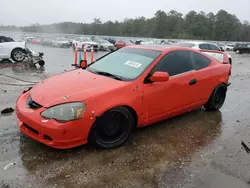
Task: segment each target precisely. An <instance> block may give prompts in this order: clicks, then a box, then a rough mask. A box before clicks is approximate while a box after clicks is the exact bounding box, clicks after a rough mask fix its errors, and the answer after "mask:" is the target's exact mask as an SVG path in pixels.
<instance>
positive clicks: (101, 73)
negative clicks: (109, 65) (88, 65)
mask: <svg viewBox="0 0 250 188" xmlns="http://www.w3.org/2000/svg"><path fill="white" fill-rule="evenodd" d="M91 72H93V73H95V74H98V75H103V76H108V77H111V78H114V79H116V80H123V79H122V78H121V77H120V76H116V75H114V74H111V73H109V72H104V71H93V70H91Z"/></svg>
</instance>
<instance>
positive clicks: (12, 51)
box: [0, 36, 27, 62]
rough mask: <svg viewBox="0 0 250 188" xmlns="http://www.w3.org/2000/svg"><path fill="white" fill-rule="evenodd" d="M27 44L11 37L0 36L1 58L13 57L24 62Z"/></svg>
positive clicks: (16, 60) (14, 59)
mask: <svg viewBox="0 0 250 188" xmlns="http://www.w3.org/2000/svg"><path fill="white" fill-rule="evenodd" d="M26 53H27V51H26V44H25V42H24V41H23V42H17V41H15V40H13V39H12V38H10V37H5V36H0V59H12V60H13V61H15V62H22V61H23V60H24V59H25V54H26Z"/></svg>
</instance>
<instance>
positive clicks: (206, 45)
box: [199, 43, 210, 50]
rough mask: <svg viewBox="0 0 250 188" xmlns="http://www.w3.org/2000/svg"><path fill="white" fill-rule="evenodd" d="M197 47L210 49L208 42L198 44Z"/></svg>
mask: <svg viewBox="0 0 250 188" xmlns="http://www.w3.org/2000/svg"><path fill="white" fill-rule="evenodd" d="M199 48H200V49H202V50H210V47H209V45H208V44H205V43H204V44H200V45H199Z"/></svg>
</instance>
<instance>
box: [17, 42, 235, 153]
mask: <svg viewBox="0 0 250 188" xmlns="http://www.w3.org/2000/svg"><path fill="white" fill-rule="evenodd" d="M230 74H231V66H230V64H228V63H227V62H223V61H222V62H220V61H219V60H216V59H215V58H213V57H211V56H209V55H207V54H205V53H203V52H200V51H198V50H194V49H191V48H186V47H176V46H174V47H173V46H168V47H166V46H145V45H138V46H137V45H134V46H129V47H124V48H122V49H119V50H117V51H115V52H113V53H110V54H109V55H107V56H104V57H102V58H100V59H99V60H97V61H96V62H93V63H92V64H90V65H88V66H87V65H86V63H85V64H84V63H83V66H82V68H80V69H76V70H72V71H69V72H65V73H61V74H59V75H55V76H52V77H50V78H48V79H45V80H43V81H41V82H40V83H39V84H37V85H35V86H34V87H33V88H30V89H28V90H26V91H24V92H23V93H22V94H21V95H20V96H19V97H18V99H17V103H16V113H17V119H18V125H19V128H20V130H21V131H22V132H23V133H24V134H26V135H28V136H29V137H31V138H33V139H34V140H37V141H39V142H41V143H43V144H46V145H48V146H51V147H54V148H59V149H66V148H72V147H76V146H80V145H83V144H86V143H91V144H92V145H94V146H96V147H99V148H106V149H109V148H116V147H119V146H121V145H122V144H124V143H125V142H126V140H127V139H128V138H129V136H130V135H131V132H132V131H133V129H134V128H135V127H143V126H147V125H150V124H153V123H155V122H158V121H161V120H164V119H168V118H170V117H173V116H177V115H180V114H183V113H185V112H189V111H190V110H195V109H198V108H201V107H202V106H203V107H204V108H205V109H207V110H219V109H220V108H221V107H222V105H223V103H224V101H225V98H226V93H227V87H228V85H229V77H230Z"/></svg>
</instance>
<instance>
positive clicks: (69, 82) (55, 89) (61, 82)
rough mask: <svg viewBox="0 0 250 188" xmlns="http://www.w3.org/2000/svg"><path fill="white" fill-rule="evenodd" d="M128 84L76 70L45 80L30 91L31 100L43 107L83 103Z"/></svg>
mask: <svg viewBox="0 0 250 188" xmlns="http://www.w3.org/2000/svg"><path fill="white" fill-rule="evenodd" d="M126 84H128V82H123V81H118V80H115V79H112V78H109V77H105V76H101V75H96V74H93V73H91V72H88V71H86V70H82V69H77V70H73V71H69V72H65V73H61V74H58V75H55V76H52V77H50V78H48V79H45V80H43V81H41V82H40V83H38V84H37V85H36V86H34V87H33V88H32V89H31V90H30V96H31V98H32V100H34V101H35V102H37V103H39V104H40V105H42V106H44V107H50V106H53V105H57V104H61V103H67V102H75V101H84V100H86V99H88V98H90V97H94V96H96V95H102V94H104V93H106V92H108V91H110V90H114V89H118V88H120V87H123V86H125V85H126Z"/></svg>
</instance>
